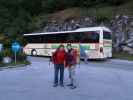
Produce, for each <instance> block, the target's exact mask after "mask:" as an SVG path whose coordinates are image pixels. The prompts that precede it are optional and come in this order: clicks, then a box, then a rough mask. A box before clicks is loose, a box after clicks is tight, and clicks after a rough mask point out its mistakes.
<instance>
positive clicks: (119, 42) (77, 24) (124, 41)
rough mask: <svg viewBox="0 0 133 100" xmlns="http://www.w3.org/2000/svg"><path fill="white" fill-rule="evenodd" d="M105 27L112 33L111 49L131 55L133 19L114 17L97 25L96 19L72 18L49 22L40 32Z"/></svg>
mask: <svg viewBox="0 0 133 100" xmlns="http://www.w3.org/2000/svg"><path fill="white" fill-rule="evenodd" d="M93 26H107V27H109V28H110V29H111V30H112V33H113V48H114V50H115V51H124V52H128V53H130V54H133V17H131V16H126V15H116V16H115V17H114V18H112V19H111V20H110V21H107V22H101V23H98V21H97V17H90V16H88V17H72V18H67V19H65V20H64V21H63V22H60V21H58V20H56V19H53V20H50V21H49V22H48V23H47V24H46V25H45V26H44V27H43V28H42V30H41V32H55V31H70V30H75V29H77V28H83V27H93Z"/></svg>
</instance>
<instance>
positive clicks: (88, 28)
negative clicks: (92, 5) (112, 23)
mask: <svg viewBox="0 0 133 100" xmlns="http://www.w3.org/2000/svg"><path fill="white" fill-rule="evenodd" d="M99 30H104V31H107V32H111V30H110V29H109V28H107V27H87V28H79V29H76V30H73V31H60V32H44V33H30V34H24V36H31V35H44V34H60V33H74V32H87V31H99Z"/></svg>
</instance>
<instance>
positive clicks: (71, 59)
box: [66, 44, 77, 89]
mask: <svg viewBox="0 0 133 100" xmlns="http://www.w3.org/2000/svg"><path fill="white" fill-rule="evenodd" d="M76 64H77V54H76V52H75V50H74V49H73V48H72V46H71V44H68V45H67V54H66V67H67V68H68V71H69V78H70V84H68V85H67V86H70V88H71V89H75V88H76V79H75V68H76Z"/></svg>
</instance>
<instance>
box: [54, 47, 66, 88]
mask: <svg viewBox="0 0 133 100" xmlns="http://www.w3.org/2000/svg"><path fill="white" fill-rule="evenodd" d="M65 55H66V53H65V49H64V45H60V46H59V47H58V48H57V50H56V51H55V52H54V53H53V55H52V61H53V63H54V85H53V87H57V86H58V74H59V72H60V86H61V87H64V84H63V80H64V64H65Z"/></svg>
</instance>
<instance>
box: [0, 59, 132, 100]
mask: <svg viewBox="0 0 133 100" xmlns="http://www.w3.org/2000/svg"><path fill="white" fill-rule="evenodd" d="M29 60H30V61H31V65H28V66H25V67H19V68H12V69H3V70H1V71H0V100H133V62H131V61H125V60H116V59H115V60H111V59H110V60H107V61H88V64H85V63H84V62H81V63H80V65H77V68H76V79H77V88H76V89H74V90H71V89H70V88H68V87H67V86H65V87H64V88H62V87H60V86H59V87H57V88H54V87H52V85H53V71H54V68H53V64H51V63H50V64H49V59H48V58H41V57H29ZM68 83H69V79H68V72H67V69H66V70H65V79H64V84H65V85H66V84H68Z"/></svg>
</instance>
